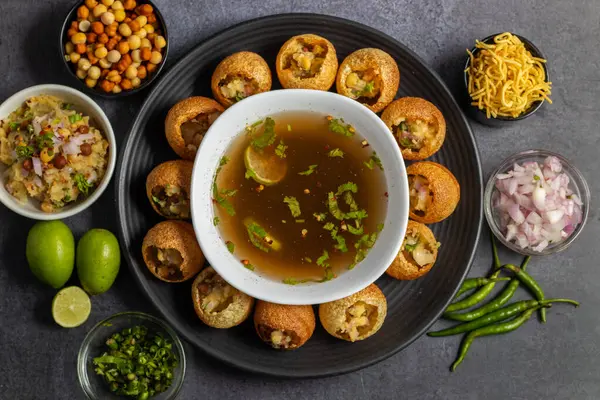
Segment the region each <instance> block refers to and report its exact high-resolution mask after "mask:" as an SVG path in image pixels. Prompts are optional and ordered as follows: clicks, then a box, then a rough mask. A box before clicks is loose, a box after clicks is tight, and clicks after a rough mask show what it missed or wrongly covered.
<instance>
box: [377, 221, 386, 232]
mask: <svg viewBox="0 0 600 400" xmlns="http://www.w3.org/2000/svg"><path fill="white" fill-rule="evenodd" d="M384 226H385V225H384V224H383V222H381V223H379V224H377V232H381V231H382V230H383V227H384Z"/></svg>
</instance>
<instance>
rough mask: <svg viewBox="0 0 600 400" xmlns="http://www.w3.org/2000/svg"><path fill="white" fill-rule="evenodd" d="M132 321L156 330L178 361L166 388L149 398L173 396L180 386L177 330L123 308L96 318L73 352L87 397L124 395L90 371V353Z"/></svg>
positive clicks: (94, 353)
mask: <svg viewBox="0 0 600 400" xmlns="http://www.w3.org/2000/svg"><path fill="white" fill-rule="evenodd" d="M136 325H143V326H145V327H146V328H148V334H149V335H152V334H156V333H160V334H161V335H162V336H163V337H164V338H165V339H168V340H169V341H171V343H173V351H174V352H175V355H176V356H177V360H179V363H178V365H177V368H175V370H174V371H173V382H172V383H171V386H169V388H168V389H167V390H166V391H164V392H162V393H158V394H156V395H155V396H153V397H151V399H152V400H167V399H175V398H176V397H177V394H178V393H179V391H180V390H181V387H182V386H183V378H184V377H185V353H184V350H183V345H182V343H181V340H179V337H178V336H177V334H176V333H175V332H174V331H173V329H171V328H170V327H169V326H168V325H167V324H166V323H165V322H163V321H161V320H160V319H158V318H156V317H153V316H152V315H149V314H145V313H141V312H123V313H119V314H115V315H113V316H112V317H109V318H107V319H105V320H104V321H101V322H99V323H98V324H96V326H94V327H93V328H92V330H90V331H89V332H88V334H87V336H86V337H85V339H84V340H83V343H82V344H81V347H80V348H79V354H78V355H77V375H78V377H79V383H80V384H81V388H82V389H83V392H84V393H85V394H86V396H87V398H88V399H91V400H97V399H98V400H100V399H102V400H109V399H120V400H123V399H125V398H126V397H124V396H117V395H116V394H114V393H112V392H111V391H110V389H109V388H108V385H107V384H106V382H105V381H104V378H103V377H102V376H100V375H97V374H96V372H95V371H94V369H95V366H94V364H93V361H92V360H93V359H94V357H99V356H100V355H102V353H104V352H105V351H106V345H105V341H106V339H107V338H108V337H109V336H111V335H112V334H114V333H117V332H120V331H122V330H123V329H126V328H132V327H134V326H136Z"/></svg>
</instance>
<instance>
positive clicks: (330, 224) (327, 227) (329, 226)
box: [323, 222, 335, 231]
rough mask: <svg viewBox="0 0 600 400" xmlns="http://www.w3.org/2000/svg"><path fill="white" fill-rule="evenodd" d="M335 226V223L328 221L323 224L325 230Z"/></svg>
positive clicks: (330, 229)
mask: <svg viewBox="0 0 600 400" xmlns="http://www.w3.org/2000/svg"><path fill="white" fill-rule="evenodd" d="M334 228H335V225H334V224H333V222H328V223H326V224H325V225H323V229H325V230H327V231H332V230H333V229H334Z"/></svg>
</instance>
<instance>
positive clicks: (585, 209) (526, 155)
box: [483, 150, 590, 256]
mask: <svg viewBox="0 0 600 400" xmlns="http://www.w3.org/2000/svg"><path fill="white" fill-rule="evenodd" d="M549 156H554V157H556V158H558V159H559V160H560V162H561V163H562V167H563V170H562V173H564V174H566V175H567V176H568V177H569V180H570V182H569V189H571V190H572V191H573V193H574V194H576V195H577V196H579V198H580V199H581V201H582V202H583V205H582V206H581V214H582V217H581V223H580V224H579V225H577V227H576V228H575V231H573V233H571V235H570V236H568V237H567V238H565V239H564V240H563V241H561V242H558V243H552V244H550V245H549V246H548V247H546V248H545V249H544V250H542V251H534V250H532V249H530V248H525V249H522V248H521V247H520V246H519V245H517V244H516V243H514V242H509V241H507V240H506V239H505V236H504V234H503V233H502V231H501V229H500V225H499V216H498V213H497V211H496V210H495V208H494V206H493V204H494V201H495V200H496V196H498V195H499V191H498V189H497V188H496V185H495V182H496V177H497V176H498V174H503V173H506V172H508V171H509V170H512V169H513V166H514V164H515V163H518V164H520V165H521V164H523V163H524V162H526V161H535V162H537V163H539V164H542V163H543V162H544V160H545V159H546V157H549ZM589 206H590V189H589V187H588V184H587V182H586V181H585V179H584V178H583V175H581V172H579V170H578V169H577V168H575V166H573V164H572V163H571V162H570V161H569V160H567V159H566V158H564V157H563V156H561V155H560V154H556V153H553V152H551V151H547V150H527V151H523V152H521V153H517V154H513V155H512V156H510V157H508V158H507V159H506V160H504V161H503V162H502V163H501V164H500V166H499V167H498V168H497V169H496V170H495V171H494V172H493V173H492V175H491V176H490V178H489V180H488V182H487V184H486V186H485V192H484V194H483V208H484V209H483V211H484V214H485V218H486V219H487V222H488V225H489V226H490V229H491V230H492V232H493V233H494V236H496V238H498V240H499V241H500V242H501V243H502V244H504V245H505V246H506V247H508V248H509V249H511V250H513V251H515V252H517V253H519V254H523V255H529V256H543V255H548V254H554V253H558V252H559V251H563V250H564V249H566V248H567V247H569V246H570V245H571V243H573V241H574V240H575V239H576V238H577V236H579V234H580V233H581V231H582V230H583V227H584V226H585V223H586V221H587V218H588V213H589Z"/></svg>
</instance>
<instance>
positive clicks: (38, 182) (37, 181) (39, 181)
mask: <svg viewBox="0 0 600 400" xmlns="http://www.w3.org/2000/svg"><path fill="white" fill-rule="evenodd" d="M33 183H35V185H36V186H37V187H43V186H44V184H43V183H42V180H41V179H40V177H39V176H34V177H33Z"/></svg>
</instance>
